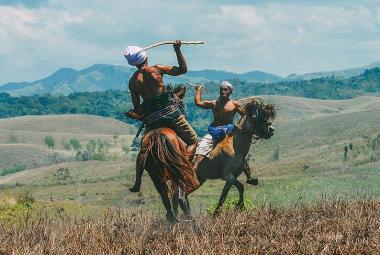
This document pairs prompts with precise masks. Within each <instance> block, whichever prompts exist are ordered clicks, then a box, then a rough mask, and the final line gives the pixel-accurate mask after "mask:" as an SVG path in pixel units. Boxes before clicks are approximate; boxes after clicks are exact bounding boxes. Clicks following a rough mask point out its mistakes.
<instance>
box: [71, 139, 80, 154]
mask: <svg viewBox="0 0 380 255" xmlns="http://www.w3.org/2000/svg"><path fill="white" fill-rule="evenodd" d="M70 145H71V146H72V147H73V149H74V150H76V151H78V150H80V149H81V148H82V146H81V144H80V142H79V140H78V139H76V138H73V139H70Z"/></svg>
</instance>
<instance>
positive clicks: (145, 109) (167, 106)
mask: <svg viewBox="0 0 380 255" xmlns="http://www.w3.org/2000/svg"><path fill="white" fill-rule="evenodd" d="M173 47H174V51H175V53H176V56H177V60H178V66H165V65H154V66H149V65H148V57H147V54H146V52H145V51H143V50H142V48H140V47H137V46H129V47H127V49H126V50H125V53H124V56H125V58H126V59H127V61H128V63H129V64H130V65H132V66H136V67H137V68H138V70H137V71H136V72H135V73H134V74H133V76H132V78H131V79H130V80H129V90H130V93H131V97H132V103H133V110H131V111H129V112H127V113H125V114H126V115H127V116H128V117H131V118H134V119H137V120H143V123H144V124H145V127H146V128H145V132H148V131H150V130H153V129H157V128H161V127H167V128H171V129H173V130H174V131H175V132H176V134H177V135H178V136H179V137H180V138H181V139H182V140H183V141H184V142H185V143H186V144H187V151H188V155H192V154H194V152H195V149H196V144H197V134H196V133H195V131H194V130H193V128H192V127H191V126H190V124H189V123H188V121H187V120H186V118H185V116H184V115H183V114H182V112H181V110H180V107H179V106H178V104H177V103H176V101H178V100H176V98H175V95H174V94H173V92H172V91H168V89H167V87H166V86H165V85H164V82H163V76H164V74H168V75H171V76H178V75H181V74H184V73H186V72H187V66H186V61H185V58H184V56H183V55H182V53H181V50H180V47H181V41H179V40H177V41H176V43H175V44H174V45H173ZM140 97H142V99H143V100H144V101H143V103H142V104H140ZM143 150H144V146H142V148H141V150H140V152H139V155H138V156H137V160H136V181H135V184H134V186H133V187H132V188H131V189H130V191H132V192H139V191H140V187H141V177H142V174H143V171H144V169H141V166H140V164H139V163H140V161H141V155H142V153H143ZM195 179H196V178H195Z"/></svg>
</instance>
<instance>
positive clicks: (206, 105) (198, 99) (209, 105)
mask: <svg viewBox="0 0 380 255" xmlns="http://www.w3.org/2000/svg"><path fill="white" fill-rule="evenodd" d="M196 90H197V92H196V93H195V104H196V105H197V106H199V107H201V108H203V109H213V108H214V107H215V100H213V101H202V89H201V85H200V84H198V86H197V88H196Z"/></svg>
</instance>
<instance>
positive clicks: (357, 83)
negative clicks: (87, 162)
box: [0, 68, 380, 131]
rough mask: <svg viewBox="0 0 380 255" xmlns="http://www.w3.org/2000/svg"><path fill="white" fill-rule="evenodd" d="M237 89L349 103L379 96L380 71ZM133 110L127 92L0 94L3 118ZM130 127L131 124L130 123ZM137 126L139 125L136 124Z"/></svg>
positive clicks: (192, 117)
mask: <svg viewBox="0 0 380 255" xmlns="http://www.w3.org/2000/svg"><path fill="white" fill-rule="evenodd" d="M230 81H231V83H232V84H233V85H234V87H235V88H234V98H242V97H246V96H248V95H287V96H299V97H307V98H315V99H348V98H353V97H356V96H360V95H369V94H370V95H380V68H373V69H369V70H366V71H365V72H364V73H363V74H361V75H358V76H355V77H352V78H349V79H341V78H339V77H324V78H318V79H313V80H307V81H306V80H299V81H281V82H276V83H252V82H245V81H241V80H230ZM204 85H205V87H206V88H207V89H208V91H209V93H208V94H205V95H204V98H210V99H211V98H213V99H215V98H216V97H217V96H218V93H219V86H218V83H217V82H207V83H205V84H204ZM193 98H194V89H192V88H189V89H188V91H187V96H186V100H185V103H186V108H187V110H186V113H187V118H188V119H189V121H190V122H191V124H192V125H193V126H194V128H195V130H196V131H204V127H205V125H207V123H209V121H210V120H211V112H210V111H202V110H200V109H199V108H197V107H196V106H195V104H194V103H193ZM131 108H132V104H131V98H130V94H129V92H128V91H119V90H108V91H98V92H76V93H73V94H70V95H68V96H53V95H50V94H45V95H34V96H21V97H12V96H10V95H9V94H8V93H4V92H2V93H0V118H7V117H16V116H22V115H47V114H90V115H99V116H104V117H111V118H115V119H118V120H121V121H125V122H126V121H127V119H126V118H125V117H124V116H123V114H122V113H123V112H124V111H127V110H129V109H131ZM128 122H129V123H130V121H129V120H128ZM134 124H136V123H134Z"/></svg>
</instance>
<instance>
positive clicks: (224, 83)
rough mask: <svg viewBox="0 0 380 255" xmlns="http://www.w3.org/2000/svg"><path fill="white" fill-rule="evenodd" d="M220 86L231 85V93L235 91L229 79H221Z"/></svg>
mask: <svg viewBox="0 0 380 255" xmlns="http://www.w3.org/2000/svg"><path fill="white" fill-rule="evenodd" d="M219 87H229V88H230V90H231V93H232V92H233V91H234V86H232V84H231V83H229V82H228V81H221V82H220V83H219Z"/></svg>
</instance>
